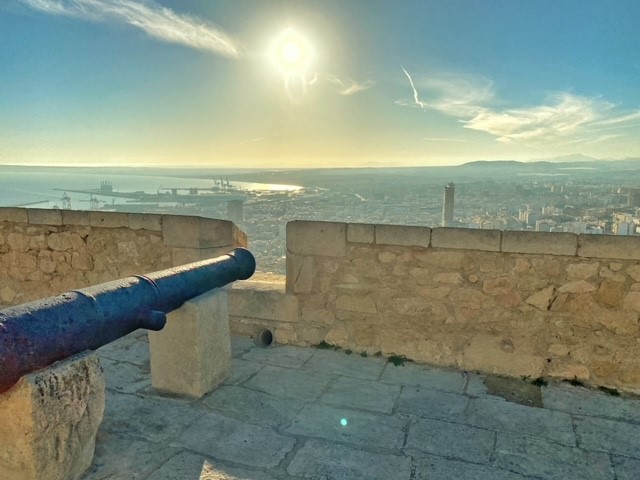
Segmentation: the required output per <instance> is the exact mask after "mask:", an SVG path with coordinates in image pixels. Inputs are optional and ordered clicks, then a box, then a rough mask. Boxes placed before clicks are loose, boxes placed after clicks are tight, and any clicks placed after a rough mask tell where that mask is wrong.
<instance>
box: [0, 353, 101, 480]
mask: <svg viewBox="0 0 640 480" xmlns="http://www.w3.org/2000/svg"><path fill="white" fill-rule="evenodd" d="M104 389H105V384H104V377H103V374H102V368H101V366H100V361H99V359H98V356H97V355H96V354H94V353H85V354H80V355H76V356H74V357H72V358H69V359H66V360H64V361H61V362H58V363H55V364H53V365H52V366H50V367H48V368H45V369H43V370H40V371H38V372H35V373H32V374H30V375H25V376H24V377H22V378H21V379H20V380H19V381H18V383H17V384H16V385H15V386H13V387H12V388H11V389H10V390H8V391H6V392H5V393H3V394H1V395H0V478H1V479H2V480H43V479H46V480H76V479H79V478H81V477H82V475H83V474H84V473H85V472H86V471H87V470H88V468H89V467H90V466H91V462H92V460H93V454H94V450H95V438H96V433H97V431H98V427H99V426H100V422H102V416H103V413H104V401H105V391H104Z"/></svg>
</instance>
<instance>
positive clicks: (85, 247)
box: [0, 208, 247, 308]
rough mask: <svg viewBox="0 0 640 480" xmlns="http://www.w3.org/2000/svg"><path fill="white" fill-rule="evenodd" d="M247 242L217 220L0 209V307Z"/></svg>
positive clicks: (190, 259) (198, 257) (220, 251)
mask: <svg viewBox="0 0 640 480" xmlns="http://www.w3.org/2000/svg"><path fill="white" fill-rule="evenodd" d="M246 245H247V238H246V235H245V234H244V232H242V231H241V230H239V229H238V228H237V227H236V226H235V225H234V224H233V223H231V222H228V221H224V220H213V219H208V218H200V217H187V216H179V215H152V214H136V213H115V212H98V211H75V210H46V209H26V208H0V308H1V307H6V306H9V305H16V304H20V303H24V302H28V301H31V300H36V299H39V298H43V297H47V296H50V295H56V294H59V293H62V292H64V291H67V290H70V289H74V288H82V287H86V286H89V285H95V284H98V283H102V282H107V281H110V280H115V279H117V278H121V277H126V276H129V275H133V274H142V273H148V272H153V271H156V270H162V269H164V268H169V267H171V266H176V265H182V264H185V263H189V262H194V261H197V260H202V259H206V258H211V257H215V256H217V255H220V254H223V253H227V252H228V251H229V250H230V249H232V248H234V247H237V246H246Z"/></svg>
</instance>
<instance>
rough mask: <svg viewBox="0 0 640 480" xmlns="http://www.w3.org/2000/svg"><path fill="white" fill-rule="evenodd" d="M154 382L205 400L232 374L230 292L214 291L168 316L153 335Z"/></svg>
mask: <svg viewBox="0 0 640 480" xmlns="http://www.w3.org/2000/svg"><path fill="white" fill-rule="evenodd" d="M149 352H150V355H151V383H152V385H153V387H154V388H156V389H158V390H160V391H163V392H167V393H173V394H177V395H185V396H189V397H196V398H199V397H202V396H203V395H205V394H206V393H208V392H210V391H211V390H213V389H214V388H215V387H216V386H217V385H219V384H220V383H222V382H223V381H224V380H225V379H227V378H228V377H229V375H230V374H231V338H230V334H229V308H228V301H227V292H226V290H224V289H214V290H211V291H209V292H207V293H204V294H202V295H200V296H198V297H196V298H193V299H191V300H189V301H187V302H185V304H184V305H183V306H182V307H180V308H179V309H178V310H175V311H173V312H171V313H169V314H168V315H167V324H166V325H165V327H164V328H163V329H162V330H161V331H159V332H151V331H150V332H149Z"/></svg>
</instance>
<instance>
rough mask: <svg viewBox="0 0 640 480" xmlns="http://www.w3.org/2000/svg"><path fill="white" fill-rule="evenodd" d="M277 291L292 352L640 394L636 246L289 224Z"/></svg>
mask: <svg viewBox="0 0 640 480" xmlns="http://www.w3.org/2000/svg"><path fill="white" fill-rule="evenodd" d="M286 296H288V297H293V298H295V300H296V304H297V308H298V315H297V317H295V318H293V319H290V320H292V321H293V323H290V325H292V327H291V328H290V329H289V330H288V331H287V335H286V336H285V337H286V339H287V340H288V341H290V342H292V343H298V344H317V343H319V342H321V341H326V342H328V343H330V344H335V345H339V346H341V347H344V348H350V349H352V350H354V351H357V352H360V351H367V352H369V353H374V352H378V351H381V352H382V353H383V354H385V355H392V354H396V355H406V356H407V357H408V358H410V359H414V360H417V361H422V362H428V363H432V364H436V365H444V366H453V367H457V368H459V369H464V370H480V371H483V372H491V373H498V374H506V375H514V376H530V377H532V378H536V377H539V376H546V377H559V378H567V379H573V378H574V377H576V378H577V379H579V380H582V381H584V382H586V383H591V384H594V385H604V386H609V387H615V388H621V389H624V390H627V391H634V392H640V336H639V324H638V313H639V312H640V238H636V237H615V236H602V235H600V236H598V235H579V236H578V235H574V234H569V233H543V232H511V231H505V232H501V231H496V230H468V229H452V228H436V229H433V230H431V229H430V228H426V227H406V226H390V225H363V224H345V223H323V222H302V221H296V222H291V223H289V225H288V227H287V277H286ZM279 325H280V327H281V328H282V325H283V323H282V321H281V320H279ZM278 340H279V341H282V339H281V338H278Z"/></svg>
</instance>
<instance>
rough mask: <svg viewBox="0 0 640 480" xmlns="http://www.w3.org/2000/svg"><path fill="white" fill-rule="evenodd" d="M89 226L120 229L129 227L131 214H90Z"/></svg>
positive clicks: (96, 212) (98, 212) (95, 212)
mask: <svg viewBox="0 0 640 480" xmlns="http://www.w3.org/2000/svg"><path fill="white" fill-rule="evenodd" d="M89 225H91V226H92V227H103V228H119V227H126V228H128V227H129V214H128V213H123V212H100V211H91V212H89Z"/></svg>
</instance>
